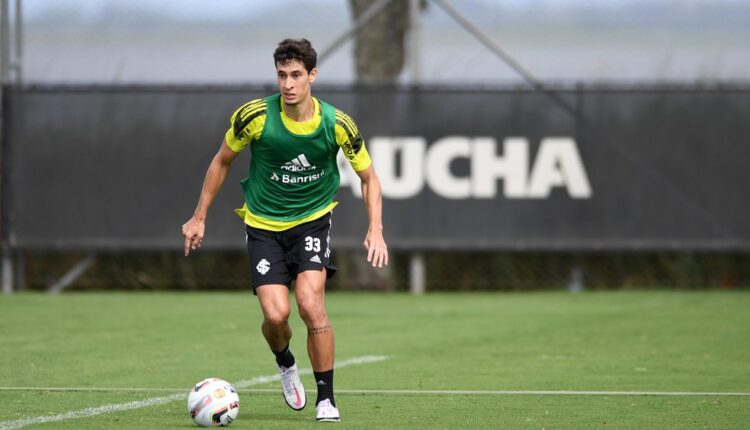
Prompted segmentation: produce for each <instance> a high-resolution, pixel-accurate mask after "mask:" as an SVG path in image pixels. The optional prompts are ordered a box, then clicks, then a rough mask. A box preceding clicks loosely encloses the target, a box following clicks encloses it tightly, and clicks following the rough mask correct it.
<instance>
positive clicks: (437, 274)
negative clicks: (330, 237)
mask: <svg viewBox="0 0 750 430" xmlns="http://www.w3.org/2000/svg"><path fill="white" fill-rule="evenodd" d="M84 256H85V254H81V253H25V254H22V255H20V256H19V257H18V258H20V259H21V261H23V262H24V267H25V269H23V276H22V278H23V279H24V281H23V283H24V285H25V287H26V288H28V289H31V290H44V289H46V288H47V286H49V285H50V284H52V283H53V282H54V281H55V280H57V279H59V278H60V277H62V276H63V275H64V274H65V273H66V272H67V271H68V270H70V268H72V267H73V266H74V265H75V264H76V263H77V262H78V261H80V260H81V259H82V258H83V257H84ZM424 257H425V258H424V260H425V265H426V276H427V280H426V281H427V289H428V290H429V291H456V290H457V291H530V290H531V291H534V290H564V289H566V288H567V287H568V284H569V283H570V282H571V274H572V272H573V270H574V269H579V270H580V273H581V275H582V283H583V286H584V288H585V289H630V288H635V289H642V288H660V289H706V288H714V289H715V288H722V289H739V288H748V287H750V253H728V252H725V253H687V252H680V253H677V252H675V253H655V252H654V253H642V252H640V253H563V252H558V253H542V252H537V253H533V252H528V253H520V252H427V253H424ZM96 258H97V259H96V263H95V264H94V265H93V266H92V267H91V268H89V269H88V270H87V271H86V272H85V273H84V274H83V276H81V277H80V278H78V279H76V281H75V282H74V283H73V284H72V285H71V286H70V287H69V289H70V290H75V291H80V290H86V291H96V290H136V291H137V290H174V289H177V290H191V291H192V290H213V291H215V290H246V291H247V290H249V288H250V267H249V263H248V258H247V255H246V254H245V253H244V252H204V251H201V252H199V253H195V254H194V255H191V256H190V257H188V258H185V257H184V256H183V255H182V254H181V253H179V252H161V253H121V254H117V253H103V254H99V255H97V257H96ZM410 258H411V254H410V253H407V252H391V255H390V265H389V266H388V267H387V268H385V269H373V268H372V267H370V265H369V264H368V263H367V261H366V255H365V253H364V251H359V250H358V251H352V250H339V251H335V252H334V254H333V260H332V262H333V263H334V264H335V265H336V266H337V267H338V269H339V270H338V273H337V275H336V276H335V277H334V278H333V279H332V280H331V281H330V282H329V284H328V289H329V290H333V291H338V290H357V291H359V290H385V291H407V290H408V289H409V264H410Z"/></svg>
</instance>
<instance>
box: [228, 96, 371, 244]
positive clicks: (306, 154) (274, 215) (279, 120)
mask: <svg viewBox="0 0 750 430" xmlns="http://www.w3.org/2000/svg"><path fill="white" fill-rule="evenodd" d="M313 104H314V107H315V111H314V114H313V117H312V118H311V119H310V120H308V121H305V122H296V121H294V120H292V119H290V118H289V117H287V116H286V114H285V113H284V111H283V103H282V100H281V97H280V96H279V94H276V95H273V96H270V97H266V98H264V99H255V100H251V101H250V102H248V103H246V104H244V105H243V106H241V107H240V108H239V109H237V110H236V111H235V112H234V114H233V115H232V118H231V127H230V128H229V130H227V133H226V136H225V140H226V143H227V145H228V146H229V148H231V149H232V150H233V151H235V152H240V151H242V150H244V149H245V148H247V147H248V146H250V148H251V153H252V157H251V160H250V168H249V172H248V177H247V178H245V179H244V180H243V181H242V186H243V193H244V196H245V204H244V206H243V207H242V208H241V209H237V210H236V212H237V214H238V215H240V216H241V217H242V218H243V219H244V221H245V223H246V224H248V225H250V226H252V227H257V228H262V229H265V230H271V231H283V230H286V229H289V228H291V227H294V226H295V225H298V224H302V223H304V222H307V221H312V220H314V219H317V218H320V217H321V216H323V215H325V214H326V213H328V212H330V211H331V210H332V209H333V208H334V207H335V206H336V204H337V202H335V201H334V200H333V197H334V196H335V195H336V192H337V191H338V187H339V172H338V168H337V166H336V156H337V154H338V151H339V148H341V149H342V150H343V152H344V155H345V156H346V158H347V159H348V160H349V162H350V164H351V165H352V168H353V169H354V170H355V171H362V170H364V169H366V168H368V167H369V166H370V164H371V160H370V156H369V155H368V153H367V149H366V148H365V144H364V141H363V140H362V137H361V136H360V134H359V131H358V129H357V125H356V124H355V123H354V121H353V120H352V119H351V117H349V116H348V115H347V114H345V113H344V112H342V111H340V110H338V109H335V108H334V107H333V106H331V105H329V104H327V103H325V102H323V101H320V100H318V99H316V98H313Z"/></svg>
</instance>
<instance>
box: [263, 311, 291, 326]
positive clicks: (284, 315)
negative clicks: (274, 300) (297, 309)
mask: <svg viewBox="0 0 750 430" xmlns="http://www.w3.org/2000/svg"><path fill="white" fill-rule="evenodd" d="M264 322H265V323H266V324H267V325H268V326H270V327H273V328H283V327H286V326H287V324H288V323H289V312H283V311H271V312H266V316H265V321H264Z"/></svg>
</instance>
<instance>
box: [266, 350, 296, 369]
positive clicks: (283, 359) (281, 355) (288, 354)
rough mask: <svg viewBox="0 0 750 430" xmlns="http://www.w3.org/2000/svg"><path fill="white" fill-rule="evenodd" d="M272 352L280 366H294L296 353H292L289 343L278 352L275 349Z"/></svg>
mask: <svg viewBox="0 0 750 430" xmlns="http://www.w3.org/2000/svg"><path fill="white" fill-rule="evenodd" d="M271 352H273V355H275V356H276V363H278V364H279V366H282V367H286V368H289V367H292V366H294V355H292V351H290V350H289V345H287V346H286V348H284V349H283V350H282V351H281V352H276V351H274V350H271Z"/></svg>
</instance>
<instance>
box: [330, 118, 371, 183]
mask: <svg viewBox="0 0 750 430" xmlns="http://www.w3.org/2000/svg"><path fill="white" fill-rule="evenodd" d="M336 143H338V144H339V146H340V147H341V149H342V150H343V151H344V155H345V156H346V159H347V160H349V164H351V165H352V168H353V169H354V171H355V172H361V171H362V170H365V169H366V168H368V167H370V165H371V164H372V160H371V159H370V154H368V153H367V148H366V147H365V141H364V140H363V139H362V136H361V135H360V134H359V129H357V124H355V123H354V120H353V119H352V118H351V117H350V116H349V115H347V114H345V113H344V112H342V111H340V110H338V109H336Z"/></svg>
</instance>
